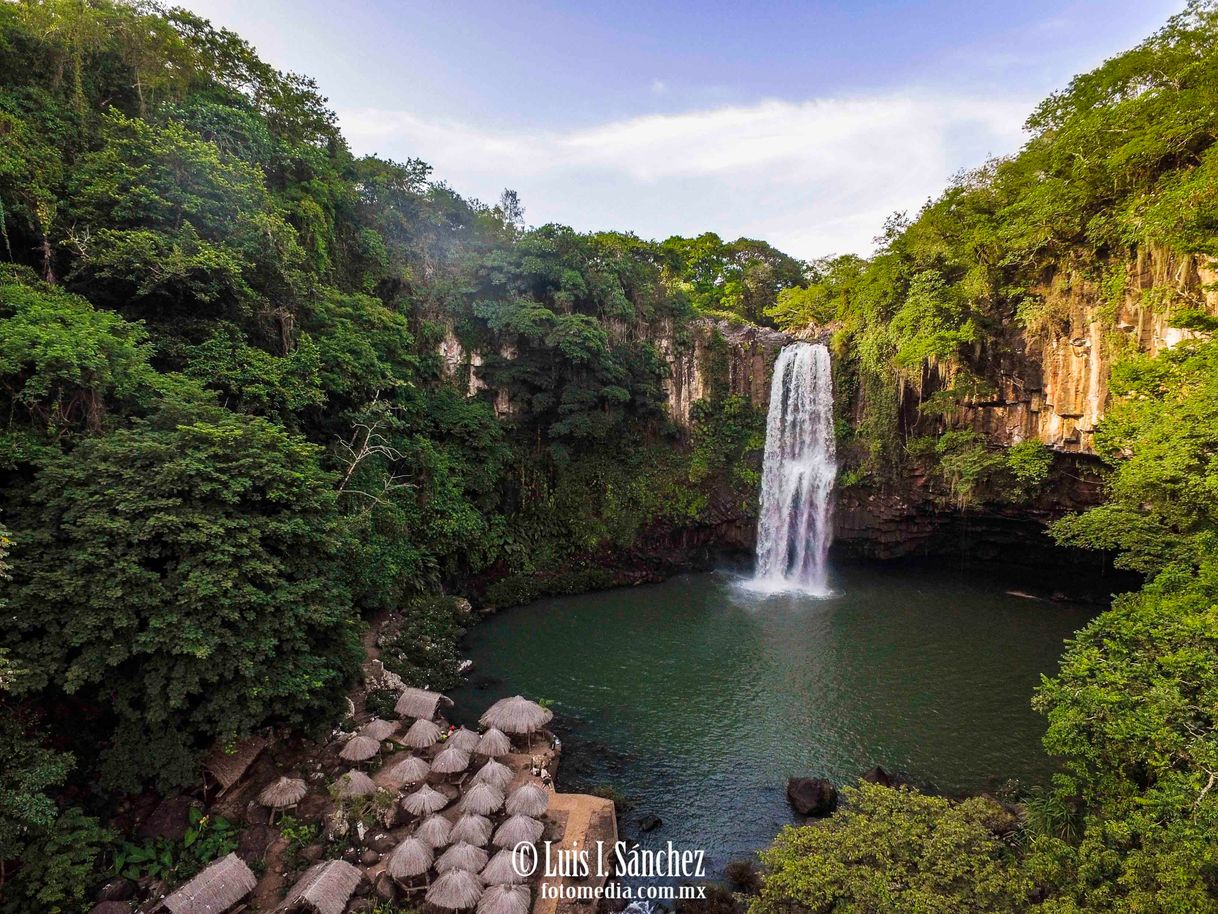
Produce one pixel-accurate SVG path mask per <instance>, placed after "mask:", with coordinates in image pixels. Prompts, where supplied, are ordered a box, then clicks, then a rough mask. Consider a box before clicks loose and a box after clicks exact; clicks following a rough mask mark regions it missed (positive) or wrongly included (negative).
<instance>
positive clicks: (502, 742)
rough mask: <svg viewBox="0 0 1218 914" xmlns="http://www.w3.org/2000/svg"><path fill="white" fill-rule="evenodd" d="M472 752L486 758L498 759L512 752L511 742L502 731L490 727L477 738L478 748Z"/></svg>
mask: <svg viewBox="0 0 1218 914" xmlns="http://www.w3.org/2000/svg"><path fill="white" fill-rule="evenodd" d="M474 751H475V752H476V753H478V755H485V756H486V757H487V758H498V757H499V756H501V755H507V754H508V753H509V752H511V751H512V741H511V739H510V738H508V735H507V734H506V733H504V732H503V731H502V730H499V729H496V728H495V727H491V728H490V729H489V730H487V731H486V732H485V733H483V734H482V735H481V736H480V737H478V748H477V749H475V750H474Z"/></svg>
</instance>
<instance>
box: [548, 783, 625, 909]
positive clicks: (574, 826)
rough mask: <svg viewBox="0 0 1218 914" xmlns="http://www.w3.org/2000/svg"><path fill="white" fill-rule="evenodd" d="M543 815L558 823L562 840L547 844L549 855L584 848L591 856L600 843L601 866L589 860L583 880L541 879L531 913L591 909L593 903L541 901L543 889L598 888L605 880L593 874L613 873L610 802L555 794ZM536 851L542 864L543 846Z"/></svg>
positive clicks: (614, 826)
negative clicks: (588, 871)
mask: <svg viewBox="0 0 1218 914" xmlns="http://www.w3.org/2000/svg"><path fill="white" fill-rule="evenodd" d="M546 816H547V817H548V818H549V819H551V820H552V821H554V822H556V823H562V838H561V840H559V841H554V842H552V843H551V845H550V850H551V854H553V855H555V856H556V855H557V852H558V851H578V850H583V849H585V848H587V849H589V851H590V852H591V853H592V854H595V851H596V842H597V841H600V842H603V843H602V854H601V858H602V863H601V867H600V870H598V869H597V867H596V866H595V863H594V860H595V858H593V863H590V865H589V868H590V869H591V871H592V872H591V873H590V875H589V876H588V877H587V878H586V879H577V878H575V877H572V876H567V877H556V878H554V879H549V880H547V879H542V880H541V882H540V884H539V885H538V891H537V897H536V900H535V901H534V903H533V914H567V912H573V911H589V910H594V909H595V908H596V902H595V901H591V902H588V901H583V902H570V901H560V900H559V899H557V898H545V897H543V895H544V892H543V887H545V886H553V885H559V886H582V887H591V888H598V887H600V886H602V885H604V884H605V882H606V881H608V879H607V877H606V876H598V875H596V874H597V872H599V871H604V872H606V873H611V872H612V871H613V846H614V844H615V843H616V842H617V816H616V815H615V814H614V808H613V801H611V800H606V799H605V798H604V797H594V796H591V795H590V794H585V793H555V794H552V795H551V796H550V808H549V809H548V810H547V812H546ZM538 850H539V852H540V854H541V860H542V864H543V865H544V861H545V848H544V845H543V846H542V847H540V848H538Z"/></svg>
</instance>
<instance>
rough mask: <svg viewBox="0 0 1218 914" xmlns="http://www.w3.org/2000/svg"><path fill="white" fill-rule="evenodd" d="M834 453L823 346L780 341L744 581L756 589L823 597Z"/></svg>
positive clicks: (830, 387) (830, 378)
mask: <svg viewBox="0 0 1218 914" xmlns="http://www.w3.org/2000/svg"><path fill="white" fill-rule="evenodd" d="M836 476H837V459H836V453H835V447H834V427H833V374H832V366H831V363H830V359H829V350H828V349H827V348H826V347H825V346H823V345H820V344H816V343H793V344H792V345H790V346H786V347H784V348H783V350H782V352H780V353H779V355H778V360H777V361H776V362H775V364H774V376H773V380H772V382H771V385H770V407H769V412H768V415H767V417H766V435H765V458H764V462H763V465H762V474H761V495H760V506H759V509H758V514H757V565H756V569H755V572H754V575H753V578H752V579H751V580H749V581H746V582H744V586H745V587H747V588H748V589H750V590H754V591H757V592H759V593H792V592H794V593H802V594H807V595H809V596H815V597H826V596H829V594H830V590H829V584H828V569H827V564H826V562H827V557H828V553H829V542H830V540H831V539H832V532H833V516H832V515H833V481H834V478H835V477H836Z"/></svg>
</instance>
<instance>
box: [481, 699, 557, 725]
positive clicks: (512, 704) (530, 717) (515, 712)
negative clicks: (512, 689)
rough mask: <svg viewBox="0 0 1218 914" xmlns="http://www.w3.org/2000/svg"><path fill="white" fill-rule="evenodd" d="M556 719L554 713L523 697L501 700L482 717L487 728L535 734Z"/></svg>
mask: <svg viewBox="0 0 1218 914" xmlns="http://www.w3.org/2000/svg"><path fill="white" fill-rule="evenodd" d="M553 719H554V712H553V711H551V710H550V709H549V708H543V707H542V706H541V705H539V704H538V703H537V702H535V701H529V699H527V698H525V697H524V696H522V695H513V696H512V697H511V698H501V699H500V700H499V701H497V702H495V703H494V704H493V705H491V706H490V707H489V708H487V710H486V713H485V714H483V715H482V718H481V722H482V725H483V726H485V727H495V728H496V729H499V730H502V731H503V732H504V733H533V732H534V731H536V730H540V729H541V728H542V727H544V726H545V725H546V724H548V723H549V722H550V721H551V720H553Z"/></svg>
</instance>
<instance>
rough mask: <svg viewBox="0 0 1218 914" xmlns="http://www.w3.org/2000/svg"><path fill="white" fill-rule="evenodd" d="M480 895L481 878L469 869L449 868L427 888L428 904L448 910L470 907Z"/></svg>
mask: <svg viewBox="0 0 1218 914" xmlns="http://www.w3.org/2000/svg"><path fill="white" fill-rule="evenodd" d="M481 897H482V880H481V879H480V878H479V877H478V875H477V874H476V873H471V872H470V871H469V870H449V871H448V872H447V873H444V874H442V875H441V876H440V878H439V879H437V880H436V881H435V882H433V883H432V885H431V888H430V889H428V890H427V901H428V903H429V904H434V905H435V906H436V907H438V908H447V909H448V910H450V911H460V910H464V909H466V908H472V907H473V906H474V905H476V904H477V903H478V899H480V898H481Z"/></svg>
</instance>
